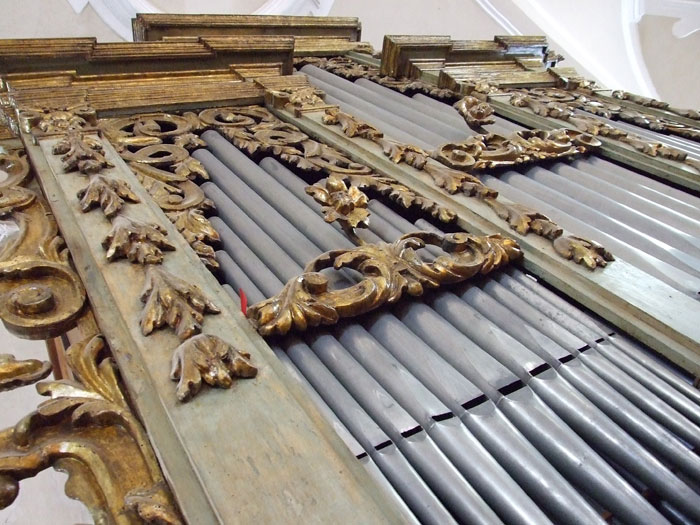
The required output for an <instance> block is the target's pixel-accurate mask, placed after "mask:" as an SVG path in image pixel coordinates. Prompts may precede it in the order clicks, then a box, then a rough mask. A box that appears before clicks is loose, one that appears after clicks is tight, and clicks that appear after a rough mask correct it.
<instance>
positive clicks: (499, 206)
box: [485, 198, 578, 262]
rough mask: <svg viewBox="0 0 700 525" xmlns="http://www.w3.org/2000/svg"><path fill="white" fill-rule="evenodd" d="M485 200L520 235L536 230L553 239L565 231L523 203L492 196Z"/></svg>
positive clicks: (539, 233)
mask: <svg viewBox="0 0 700 525" xmlns="http://www.w3.org/2000/svg"><path fill="white" fill-rule="evenodd" d="M485 202H486V203H487V204H488V205H489V206H491V208H493V209H494V211H495V212H496V214H497V215H498V216H499V217H500V218H501V219H503V220H504V221H506V222H507V223H508V224H509V225H510V227H511V228H513V229H514V230H515V231H517V232H518V233H519V234H520V235H526V234H527V233H529V232H534V233H536V234H537V235H539V236H541V237H545V238H547V239H550V240H551V239H556V238H557V237H559V236H560V235H561V234H562V233H563V232H564V230H562V229H561V228H560V227H559V226H558V225H557V224H556V223H555V222H554V221H552V220H551V219H550V218H549V217H547V216H546V215H544V214H542V213H539V212H538V211H535V210H532V209H530V208H528V207H526V206H523V205H522V204H516V203H505V202H503V201H499V200H496V199H491V198H489V199H486V200H485ZM569 258H570V257H569ZM577 262H578V261H577Z"/></svg>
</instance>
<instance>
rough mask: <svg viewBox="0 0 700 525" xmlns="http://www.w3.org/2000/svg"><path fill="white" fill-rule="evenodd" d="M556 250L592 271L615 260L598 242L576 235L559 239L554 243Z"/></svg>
mask: <svg viewBox="0 0 700 525" xmlns="http://www.w3.org/2000/svg"><path fill="white" fill-rule="evenodd" d="M554 249H555V250H556V251H557V253H559V254H560V255H561V256H562V257H565V258H567V259H573V260H574V261H575V262H576V263H578V264H584V265H585V266H587V267H588V268H591V269H593V268H595V267H596V266H606V265H607V264H608V262H610V261H614V260H615V257H613V255H612V254H611V253H610V252H609V251H608V250H606V249H605V248H604V247H603V246H601V245H600V244H598V243H597V242H595V241H591V240H588V239H583V238H581V237H576V236H575V235H564V236H561V237H559V238H557V239H556V240H555V241H554Z"/></svg>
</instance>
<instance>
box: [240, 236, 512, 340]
mask: <svg viewBox="0 0 700 525" xmlns="http://www.w3.org/2000/svg"><path fill="white" fill-rule="evenodd" d="M426 245H433V246H437V247H440V248H442V250H443V251H444V252H445V253H444V255H439V256H438V257H436V258H435V259H434V260H433V261H432V262H426V261H424V260H423V259H422V258H421V257H420V256H419V255H418V253H417V250H419V249H420V248H424V247H425V246H426ZM521 255H522V254H521V252H520V248H519V247H518V244H517V243H516V242H515V241H513V240H512V239H508V238H503V237H501V236H500V235H491V236H487V237H477V236H473V235H469V234H466V233H454V234H445V235H440V234H435V233H430V232H413V233H408V234H406V235H403V236H402V237H400V238H399V239H398V240H397V241H395V242H393V243H381V244H364V245H361V246H358V247H356V248H353V249H349V250H335V251H331V252H327V253H324V254H322V255H320V256H319V257H317V258H316V259H314V260H313V261H311V262H310V263H309V264H308V265H307V266H306V268H305V269H304V273H303V274H302V275H300V276H298V277H295V278H293V279H291V280H290V281H289V282H288V283H287V284H286V285H285V286H284V288H283V289H282V291H281V292H280V293H279V294H278V295H276V296H275V297H272V298H270V299H266V300H264V301H262V302H260V303H257V304H255V305H253V306H251V307H249V308H248V313H247V315H248V318H249V319H250V320H251V321H252V323H253V325H254V326H256V328H257V329H258V331H259V332H260V333H261V334H262V335H272V334H285V333H287V332H289V331H290V330H292V329H295V330H298V331H304V330H306V329H307V328H308V327H309V326H318V325H321V324H324V325H328V324H334V323H336V322H337V321H338V320H339V319H341V318H344V317H353V316H357V315H361V314H363V313H366V312H369V311H372V310H375V309H376V308H379V307H380V306H382V305H384V304H387V303H393V302H395V301H397V300H398V299H399V298H400V297H401V296H402V295H404V294H408V295H412V296H418V295H421V294H423V293H424V291H425V290H426V289H432V288H437V287H439V286H442V285H446V284H451V283H457V282H461V281H464V280H466V279H469V278H471V277H474V276H475V275H479V274H481V275H484V274H487V273H489V272H491V271H493V270H495V269H497V268H500V267H502V266H504V265H506V264H508V263H510V262H511V261H514V260H516V259H518V258H520V257H521ZM326 268H334V269H335V270H340V269H342V268H350V269H353V270H356V271H358V272H359V273H360V274H362V279H361V280H359V281H358V282H356V283H354V284H353V285H351V286H349V287H347V288H342V289H337V290H329V289H328V279H327V278H326V276H325V275H323V274H322V273H320V272H321V270H323V269H326Z"/></svg>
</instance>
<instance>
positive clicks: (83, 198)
mask: <svg viewBox="0 0 700 525" xmlns="http://www.w3.org/2000/svg"><path fill="white" fill-rule="evenodd" d="M78 198H79V199H80V209H81V210H82V211H83V212H88V211H90V210H91V209H92V208H94V207H96V206H100V207H101V208H102V211H103V212H104V214H105V216H107V217H108V218H111V217H113V216H114V215H116V213H117V212H118V211H119V210H121V209H122V207H123V206H124V202H125V201H129V202H140V200H139V198H138V197H137V196H136V194H135V193H134V192H133V191H131V188H130V187H129V184H128V183H127V182H126V181H123V180H121V179H118V178H116V177H109V176H106V175H95V176H94V177H92V178H91V179H90V182H88V185H87V186H86V187H85V188H84V189H82V190H80V191H79V192H78Z"/></svg>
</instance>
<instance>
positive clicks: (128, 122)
mask: <svg viewBox="0 0 700 525" xmlns="http://www.w3.org/2000/svg"><path fill="white" fill-rule="evenodd" d="M193 119H194V120H195V121H196V122H198V120H197V118H196V116H195V115H192V116H191V117H176V116H169V115H164V114H156V115H145V116H141V117H133V118H129V119H113V120H109V121H106V122H103V123H101V124H102V127H103V130H104V133H105V135H106V136H108V137H111V140H113V141H114V142H115V143H116V144H117V147H118V149H119V150H120V155H121V156H122V158H124V159H125V160H127V161H128V162H129V166H130V167H131V168H132V170H133V171H134V173H135V174H136V175H137V177H138V176H139V175H141V177H140V179H141V180H142V181H144V187H145V188H146V189H147V191H148V192H149V193H150V194H151V196H154V198H155V199H156V201H157V202H158V199H159V198H162V200H161V202H158V203H159V204H160V205H161V208H163V210H164V211H165V212H166V214H168V215H169V218H170V220H171V221H172V222H173V223H174V225H175V226H176V228H177V229H178V230H180V231H181V232H183V236H184V237H185V239H186V240H187V241H188V243H190V245H191V246H192V247H193V248H194V249H195V251H196V252H197V253H198V255H199V256H200V259H207V258H208V255H209V253H211V261H214V259H213V249H212V248H211V246H208V245H206V244H204V241H214V240H218V236H217V235H216V232H214V231H213V228H211V225H210V224H209V222H208V220H207V219H206V218H205V217H204V216H203V215H202V214H201V211H202V209H208V208H210V207H211V205H210V203H209V202H208V200H207V199H205V198H204V195H203V193H202V192H201V190H200V189H199V187H198V186H197V185H196V184H194V183H193V182H192V181H191V180H190V179H191V178H196V177H206V172H205V171H204V169H203V167H202V166H201V165H200V164H199V163H198V162H197V161H196V160H195V159H193V158H191V157H190V156H189V152H188V151H187V149H186V148H192V147H197V146H201V145H202V144H203V142H202V141H201V140H200V139H199V138H198V136H197V135H195V134H193V133H191V131H192V129H194V128H193V125H192V124H193ZM49 120H50V118H49V117H46V121H49ZM60 121H61V122H66V121H71V119H70V117H68V116H64V115H62V117H61V119H60ZM197 128H198V124H197ZM60 129H63V130H64V133H63V134H62V135H60V137H59V139H58V140H57V141H56V142H55V143H54V144H53V147H52V148H51V153H52V154H53V155H56V156H58V157H59V159H60V161H61V169H62V171H63V173H59V174H57V176H59V177H61V176H70V175H71V174H73V176H81V177H85V178H86V179H87V180H86V183H85V185H84V187H83V188H82V189H81V190H80V191H78V193H77V195H76V199H77V201H78V203H79V205H80V209H81V210H82V212H83V213H88V212H90V211H91V210H93V209H98V210H100V211H101V212H102V214H103V215H104V216H105V218H107V219H108V220H109V221H110V222H111V227H110V228H109V230H108V231H106V233H105V235H104V237H103V240H102V246H103V247H104V249H105V258H106V260H107V261H108V262H110V263H114V262H116V261H119V260H121V259H126V260H128V261H129V262H130V263H133V264H137V265H142V266H143V267H144V282H145V284H144V291H143V294H142V297H141V301H142V302H143V303H144V307H143V312H142V316H141V320H140V323H141V331H142V333H143V335H144V336H148V335H149V334H150V333H152V332H153V330H155V329H158V328H161V327H166V326H167V327H170V328H172V329H173V331H174V332H175V333H176V335H177V336H178V338H179V339H180V341H181V344H180V346H178V347H177V348H175V349H174V350H173V365H172V371H171V377H172V379H173V380H175V381H178V386H177V390H176V393H177V396H178V398H179V399H180V400H181V401H186V400H188V399H190V398H191V397H192V396H194V395H195V394H196V393H197V392H198V391H199V390H200V388H201V385H202V382H206V383H208V384H210V385H212V386H217V387H223V388H228V387H230V386H231V385H232V382H233V379H234V378H238V377H241V378H243V377H246V378H247V377H254V376H255V375H256V373H257V369H256V368H255V367H254V366H253V365H252V364H251V362H250V356H249V355H248V354H246V353H245V352H241V351H238V350H236V349H234V348H232V347H231V346H229V345H228V344H227V343H226V342H225V341H223V340H221V339H219V338H218V337H217V336H214V335H210V334H202V333H201V332H202V324H203V322H204V316H205V315H207V314H216V313H219V309H218V308H217V307H216V306H215V305H214V304H213V303H211V301H209V300H208V299H207V298H206V297H205V295H204V293H203V292H202V291H201V290H200V289H199V288H198V287H197V286H195V285H192V284H189V283H186V282H184V281H182V280H181V279H179V278H177V277H175V276H174V275H172V274H171V273H170V272H168V271H166V270H165V269H163V268H162V267H161V265H162V264H163V262H164V260H165V252H172V251H174V250H175V249H176V248H175V244H173V242H172V241H171V240H170V239H169V238H168V235H167V229H166V228H164V227H163V226H162V225H160V224H157V223H146V222H143V221H141V220H139V219H136V218H135V217H134V216H133V215H132V213H131V210H132V209H133V208H132V207H133V206H138V205H142V204H141V203H140V200H139V198H138V196H137V195H136V193H135V192H134V191H133V190H132V188H131V187H130V185H129V182H128V181H127V180H125V179H124V178H123V177H122V176H121V175H120V168H119V167H118V166H115V165H113V164H112V163H111V162H109V161H108V160H107V159H106V157H105V145H104V143H103V142H102V139H101V138H100V137H99V136H98V135H97V134H95V132H94V130H93V131H91V130H75V129H72V128H71V127H68V128H60V127H59V128H57V129H54V130H53V133H52V134H56V133H58V130H60ZM166 138H167V140H169V141H171V142H172V143H171V144H163V143H162V141H163V140H165V139H166ZM188 199H189V201H187V200H188ZM211 261H210V262H211ZM214 262H215V261H214ZM209 265H210V266H213V264H209ZM31 299H32V300H33V301H34V303H36V302H37V301H38V299H36V298H34V297H33V296H32V297H31ZM25 302H26V301H25ZM34 303H32V304H34ZM10 304H12V303H11V302H10ZM81 304H82V302H81Z"/></svg>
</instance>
